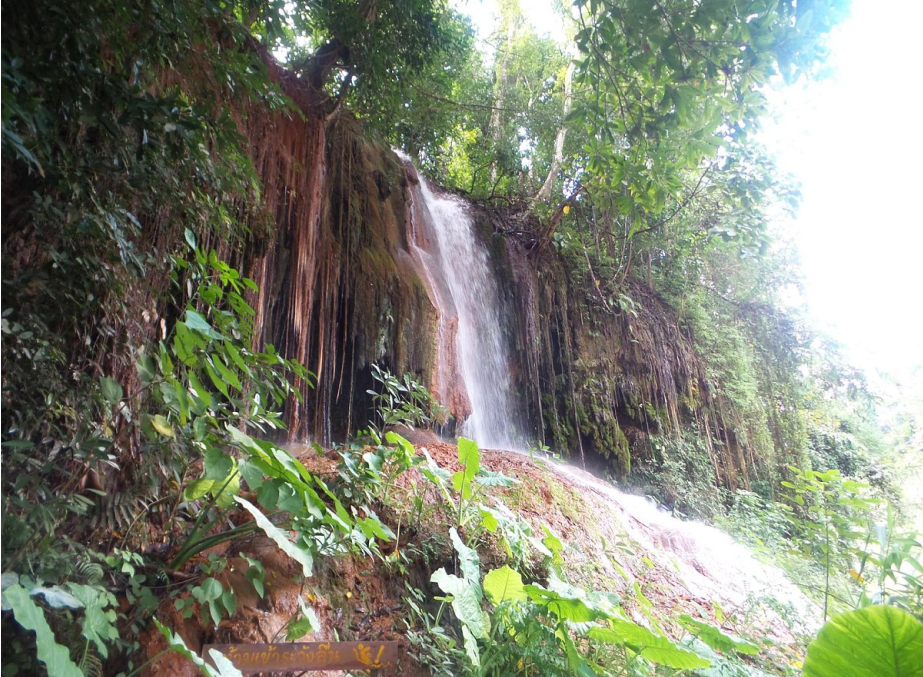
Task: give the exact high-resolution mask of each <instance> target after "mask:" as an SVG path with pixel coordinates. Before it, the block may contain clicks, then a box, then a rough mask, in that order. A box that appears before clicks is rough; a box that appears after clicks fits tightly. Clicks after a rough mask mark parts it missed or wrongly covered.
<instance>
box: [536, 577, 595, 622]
mask: <svg viewBox="0 0 923 677" xmlns="http://www.w3.org/2000/svg"><path fill="white" fill-rule="evenodd" d="M523 590H525V592H526V594H527V595H528V596H529V598H530V599H531V600H532V601H533V602H535V603H536V604H540V605H541V606H544V607H545V608H546V609H548V610H549V611H550V612H551V613H553V614H554V615H555V616H557V617H558V619H559V620H562V621H571V622H573V623H588V622H590V621H595V620H598V619H599V618H601V617H603V616H605V614H603V613H602V612H600V611H598V610H596V609H592V608H590V607H589V606H588V605H587V603H586V602H585V601H584V600H582V599H579V598H577V597H568V596H564V595H561V594H560V593H557V592H555V591H553V590H548V589H546V588H543V587H542V586H540V585H526V586H524V587H523Z"/></svg>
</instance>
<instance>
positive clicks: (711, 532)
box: [396, 151, 817, 627]
mask: <svg viewBox="0 0 923 677" xmlns="http://www.w3.org/2000/svg"><path fill="white" fill-rule="evenodd" d="M396 152H397V154H398V155H399V156H400V157H401V159H402V160H403V161H404V163H405V166H406V167H407V172H408V179H409V181H410V183H411V194H412V204H411V218H410V223H409V233H408V240H409V249H410V253H411V256H412V258H413V260H414V264H415V266H416V268H417V270H418V271H419V272H420V274H421V277H422V278H423V279H424V280H425V282H426V285H427V288H428V290H429V293H430V296H431V299H432V301H433V304H434V305H435V306H436V309H437V311H438V318H439V319H438V327H437V352H438V356H437V364H436V375H435V383H434V384H433V385H434V391H435V392H436V394H437V396H438V397H439V399H440V400H441V401H442V402H443V403H448V404H449V405H450V409H452V410H453V412H454V413H456V415H459V414H463V413H467V414H469V416H468V418H467V419H466V420H465V421H464V422H463V424H462V428H461V430H460V431H459V432H461V433H462V434H464V435H466V436H468V437H471V438H473V439H474V440H475V441H477V442H478V444H479V446H481V447H483V448H488V449H490V448H492V449H508V450H517V449H521V447H522V444H521V442H519V440H521V435H520V433H519V430H518V426H517V424H516V421H517V417H516V415H515V411H514V408H513V406H512V405H511V400H512V398H511V387H510V378H509V362H508V356H507V351H506V348H505V344H504V339H503V334H502V330H501V327H500V323H499V317H498V312H497V309H498V307H499V300H498V294H497V283H496V281H495V279H494V276H493V274H492V273H491V269H490V262H489V259H488V256H487V252H486V251H485V249H484V247H483V246H482V245H481V243H480V242H479V241H478V239H477V236H476V233H475V231H474V224H473V223H472V220H471V218H470V216H469V214H468V212H467V208H466V205H465V203H464V202H463V201H462V200H461V199H460V198H457V197H454V196H447V195H437V194H435V193H434V191H433V190H432V188H431V187H430V186H429V184H428V183H427V182H426V180H425V179H424V178H423V177H421V176H419V175H418V174H417V173H416V171H415V169H414V167H413V165H412V163H411V161H410V158H408V157H407V156H406V155H404V154H403V153H401V152H399V151H396ZM459 381H460V382H461V386H462V391H463V392H461V393H459V392H458V388H459V383H458V382H459ZM460 418H463V415H461V416H460ZM547 467H548V468H550V469H552V470H553V471H554V472H555V473H556V474H558V475H561V476H563V477H566V478H567V479H568V480H569V481H570V482H572V483H574V484H576V485H578V486H580V487H581V488H582V489H583V490H584V491H592V492H597V493H598V494H600V495H602V496H604V497H605V499H606V501H607V503H608V505H609V506H611V510H612V516H613V518H615V519H618V520H619V521H621V522H622V523H623V524H624V526H625V529H626V531H627V532H628V534H629V535H630V536H631V537H632V539H633V540H634V541H636V542H637V543H639V544H640V545H641V546H642V547H644V548H645V549H646V550H647V552H648V553H649V556H650V557H651V558H653V559H659V560H661V563H662V564H663V565H665V566H666V567H667V568H668V569H671V570H674V571H676V572H677V573H678V574H679V575H680V576H681V578H682V580H683V583H684V585H685V586H686V588H687V589H688V590H689V591H690V592H691V593H693V594H695V595H698V596H701V597H702V598H704V599H712V600H716V601H719V600H720V601H721V602H722V603H724V604H728V605H733V606H735V607H740V606H741V605H743V604H745V603H747V602H748V600H753V599H755V598H764V597H771V598H774V599H776V600H780V601H782V602H784V603H787V604H789V605H791V606H792V607H793V608H794V609H795V611H796V614H797V615H798V616H799V617H800V618H802V619H803V620H806V619H811V618H816V617H817V613H816V610H815V609H813V606H812V604H811V603H810V602H809V601H808V600H807V598H806V597H805V596H804V595H803V594H802V593H801V591H800V590H799V589H798V588H797V587H796V586H795V585H794V584H793V583H792V582H791V581H790V580H789V579H788V578H787V577H786V575H785V574H784V573H783V572H782V571H781V570H780V569H778V568H776V567H773V566H770V565H768V564H764V563H763V562H761V561H759V560H758V559H757V558H756V557H755V556H754V555H753V553H752V552H751V551H750V550H749V549H748V548H747V547H746V546H744V545H741V544H740V543H737V542H735V541H734V539H733V538H731V537H730V536H729V535H727V534H726V533H724V532H722V531H720V530H718V529H715V528H714V527H710V526H708V525H705V524H703V523H701V522H695V521H682V520H679V519H676V518H674V517H673V516H671V515H669V514H667V513H664V512H662V511H660V510H658V509H657V508H656V506H655V505H653V504H652V503H650V502H649V501H648V500H647V499H645V498H643V497H640V496H634V495H631V494H626V493H624V492H622V491H619V490H617V489H616V488H615V487H613V486H612V485H610V484H608V483H607V482H604V481H602V480H600V479H598V478H596V477H594V476H592V475H590V474H589V473H587V472H585V471H583V470H580V469H578V468H575V467H574V466H571V465H568V464H566V463H558V462H552V463H548V464H547ZM770 613H772V612H770ZM805 626H806V627H809V626H811V623H810V622H809V621H806V622H805Z"/></svg>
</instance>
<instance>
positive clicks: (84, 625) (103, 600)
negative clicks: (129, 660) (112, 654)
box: [67, 583, 119, 658]
mask: <svg viewBox="0 0 923 677" xmlns="http://www.w3.org/2000/svg"><path fill="white" fill-rule="evenodd" d="M67 587H68V588H69V589H70V591H71V592H73V593H74V597H76V598H77V599H79V600H80V602H81V603H82V604H83V621H82V622H81V624H80V631H81V634H82V635H83V636H84V637H85V638H86V639H88V640H89V641H91V642H93V644H95V645H96V648H97V650H98V651H99V653H100V655H101V656H102V657H103V658H108V657H109V648H108V646H107V643H109V642H114V641H115V640H117V639H118V638H119V629H118V626H117V621H118V616H116V613H115V611H114V610H113V609H108V610H107V608H106V607H108V606H109V605H110V599H109V595H108V594H107V593H106V592H105V590H102V589H100V588H98V587H95V586H92V585H82V584H79V583H69V584H68V586H67Z"/></svg>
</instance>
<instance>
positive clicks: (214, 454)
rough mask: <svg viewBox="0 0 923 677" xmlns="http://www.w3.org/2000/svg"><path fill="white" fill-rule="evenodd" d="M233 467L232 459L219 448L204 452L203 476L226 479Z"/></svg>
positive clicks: (212, 478)
mask: <svg viewBox="0 0 923 677" xmlns="http://www.w3.org/2000/svg"><path fill="white" fill-rule="evenodd" d="M233 468H234V459H233V458H231V457H230V456H228V455H227V454H226V453H225V452H224V451H222V450H221V449H214V448H212V449H209V450H208V451H206V452H205V478H206V479H210V480H226V479H227V477H228V475H229V474H230V473H231V470H232V469H233Z"/></svg>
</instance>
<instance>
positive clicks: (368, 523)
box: [356, 517, 394, 541]
mask: <svg viewBox="0 0 923 677" xmlns="http://www.w3.org/2000/svg"><path fill="white" fill-rule="evenodd" d="M356 526H357V527H359V530H360V531H361V532H362V535H363V536H365V537H366V538H367V539H369V540H372V539H373V538H380V539H381V540H383V541H390V540H391V539H392V538H394V532H392V531H391V530H390V529H389V528H388V527H386V526H385V525H384V524H382V523H381V520H379V519H378V518H377V517H364V518H362V519H358V520H356Z"/></svg>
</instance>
